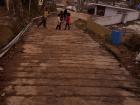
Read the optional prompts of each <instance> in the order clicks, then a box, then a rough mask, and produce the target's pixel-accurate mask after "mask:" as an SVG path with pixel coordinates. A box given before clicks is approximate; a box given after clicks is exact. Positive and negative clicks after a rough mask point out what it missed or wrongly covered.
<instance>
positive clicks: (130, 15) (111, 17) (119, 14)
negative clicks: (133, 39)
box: [94, 7, 140, 25]
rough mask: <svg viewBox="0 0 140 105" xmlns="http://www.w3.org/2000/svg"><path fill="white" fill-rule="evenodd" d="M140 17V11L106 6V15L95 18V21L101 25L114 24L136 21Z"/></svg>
mask: <svg viewBox="0 0 140 105" xmlns="http://www.w3.org/2000/svg"><path fill="white" fill-rule="evenodd" d="M124 12H125V14H124ZM139 18H140V12H137V11H130V10H124V9H116V8H110V7H106V9H105V16H103V17H97V18H94V21H95V22H96V23H98V24H100V25H112V24H118V23H121V22H123V23H126V22H129V21H134V20H137V19H139Z"/></svg>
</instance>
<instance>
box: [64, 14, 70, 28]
mask: <svg viewBox="0 0 140 105" xmlns="http://www.w3.org/2000/svg"><path fill="white" fill-rule="evenodd" d="M70 23H71V14H70V13H68V14H67V16H66V25H65V30H66V29H67V28H68V30H70Z"/></svg>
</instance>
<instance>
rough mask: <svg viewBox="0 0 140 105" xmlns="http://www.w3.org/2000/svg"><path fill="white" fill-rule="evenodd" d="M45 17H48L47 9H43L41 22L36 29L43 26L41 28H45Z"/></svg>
mask: <svg viewBox="0 0 140 105" xmlns="http://www.w3.org/2000/svg"><path fill="white" fill-rule="evenodd" d="M47 17H48V9H47V7H45V8H44V14H43V16H42V18H41V22H40V23H39V24H38V27H39V26H40V25H42V24H43V27H44V28H46V21H47Z"/></svg>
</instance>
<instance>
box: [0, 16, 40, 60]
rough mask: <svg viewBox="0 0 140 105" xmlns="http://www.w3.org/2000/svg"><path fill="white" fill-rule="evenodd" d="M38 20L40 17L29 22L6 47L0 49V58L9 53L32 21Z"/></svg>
mask: <svg viewBox="0 0 140 105" xmlns="http://www.w3.org/2000/svg"><path fill="white" fill-rule="evenodd" d="M40 18H41V16H39V17H35V18H33V19H32V20H31V22H30V23H29V24H28V25H27V26H26V27H25V28H23V29H22V30H21V31H20V33H19V34H18V35H17V36H16V37H15V38H14V39H13V40H12V41H10V42H9V43H8V44H7V45H6V46H4V47H3V48H2V49H0V58H1V57H3V56H4V55H5V54H6V53H7V52H8V51H9V49H10V48H11V47H12V46H13V45H15V44H16V43H17V42H18V41H19V39H20V38H21V37H22V36H23V35H24V33H25V32H26V31H27V30H28V29H29V28H30V27H31V26H32V24H33V23H34V21H35V20H37V19H40Z"/></svg>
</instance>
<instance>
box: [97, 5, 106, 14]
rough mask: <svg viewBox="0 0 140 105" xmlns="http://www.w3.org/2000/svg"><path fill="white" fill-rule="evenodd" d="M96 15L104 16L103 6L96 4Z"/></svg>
mask: <svg viewBox="0 0 140 105" xmlns="http://www.w3.org/2000/svg"><path fill="white" fill-rule="evenodd" d="M97 15H98V16H104V15H105V6H97Z"/></svg>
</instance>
